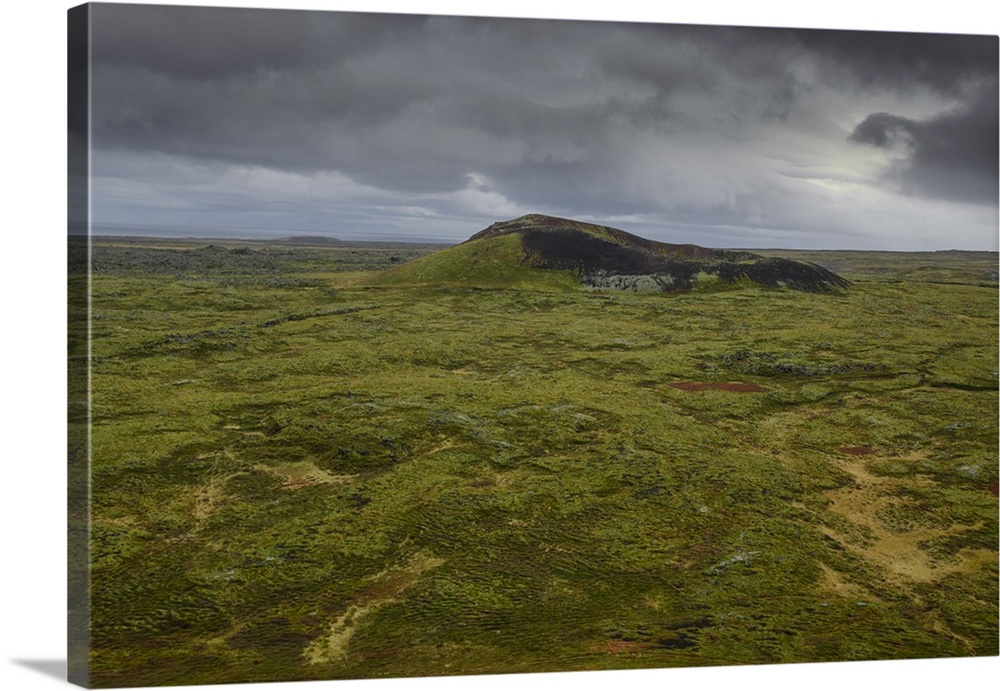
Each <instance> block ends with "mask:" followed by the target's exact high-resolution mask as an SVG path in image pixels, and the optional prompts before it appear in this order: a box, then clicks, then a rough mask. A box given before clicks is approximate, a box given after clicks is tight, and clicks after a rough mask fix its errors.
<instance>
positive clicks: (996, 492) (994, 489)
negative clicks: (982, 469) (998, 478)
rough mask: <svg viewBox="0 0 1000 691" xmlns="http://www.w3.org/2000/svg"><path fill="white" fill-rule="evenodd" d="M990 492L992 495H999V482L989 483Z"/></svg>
mask: <svg viewBox="0 0 1000 691" xmlns="http://www.w3.org/2000/svg"><path fill="white" fill-rule="evenodd" d="M990 493H992V494H993V496H994V497H997V496H1000V483H998V482H994V483H993V484H992V485H990Z"/></svg>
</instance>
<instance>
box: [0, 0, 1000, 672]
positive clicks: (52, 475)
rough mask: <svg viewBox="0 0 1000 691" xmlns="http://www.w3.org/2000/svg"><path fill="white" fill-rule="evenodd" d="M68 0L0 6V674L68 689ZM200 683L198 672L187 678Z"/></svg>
mask: <svg viewBox="0 0 1000 691" xmlns="http://www.w3.org/2000/svg"><path fill="white" fill-rule="evenodd" d="M74 4H77V3H72V2H59V1H56V0H15V2H8V3H5V5H4V10H5V12H4V16H3V22H2V25H0V26H2V29H0V31H2V40H0V50H2V51H3V60H2V62H0V65H2V69H3V82H2V84H3V87H4V92H3V100H2V103H3V107H2V108H0V113H2V118H3V128H2V130H0V131H2V133H3V143H4V146H3V149H2V150H0V151H2V155H3V167H2V168H0V171H2V172H0V175H2V183H3V186H2V196H0V199H2V200H3V205H4V209H5V211H6V213H5V214H3V216H2V221H0V224H2V225H0V227H2V229H3V242H2V243H0V267H2V270H0V276H2V281H3V284H2V287H3V292H2V299H3V311H2V313H0V314H2V320H0V325H2V326H0V343H2V353H0V355H2V360H0V362H2V363H3V378H2V379H0V387H2V388H0V406H2V411H0V412H2V416H0V432H2V439H3V441H2V443H0V462H2V464H3V466H2V467H3V469H4V471H5V473H4V475H3V476H2V481H0V488H2V492H3V494H2V499H0V505H2V510H3V520H2V524H0V525H2V530H3V534H2V542H0V550H2V551H0V573H2V577H0V598H2V601H0V622H2V623H0V626H2V647H0V688H2V689H12V690H14V691H22V690H23V691H32V690H34V689H53V688H64V687H65V686H66V682H65V681H64V675H65V672H64V665H65V658H66V643H65V640H66V624H65V612H66V605H65V599H66V586H65V572H66V571H65V550H66V539H65V532H66V531H65V516H66V511H65V504H66V501H65V496H66V490H65V484H66V472H65V439H66V432H65V410H66V406H65V371H66V370H65V314H66V307H65V285H66V279H65V257H66V252H65V227H66V225H65V218H66V215H65V214H66V206H65V198H66V185H65V179H66V173H65V170H66V165H65V142H66V139H65V129H66V116H65V112H66V110H65V91H66V76H65V75H66V70H65V34H66V10H68V9H69V8H70V7H72V6H73V5H74ZM160 4H188V5H227V6H236V7H275V8H295V9H327V10H354V11H360V10H364V11H382V12H409V13H421V14H473V15H483V16H522V17H561V18H577V19H604V20H630V21H659V22H680V23H696V24H736V25H755V26H797V27H825V28H838V29H882V30H906V31H940V32H949V33H979V34H993V35H996V34H997V33H998V29H997V16H998V11H997V10H996V9H994V8H991V9H987V7H988V6H989V5H991V4H992V3H988V2H983V0H952V1H949V2H938V3H920V6H919V9H918V6H917V4H916V3H911V2H875V1H874V0H869V1H867V2H863V1H855V0H843V1H841V2H837V3H823V6H822V7H819V8H817V7H816V6H814V4H813V3H805V2H798V3H792V2H778V1H774V0H756V1H755V2H728V1H725V2H724V1H722V0H698V1H697V2H690V3H683V5H681V6H678V5H677V4H675V3H663V5H664V7H662V8H658V7H654V6H653V5H652V4H651V3H650V2H648V0H615V1H614V2H599V3H598V2H593V3H591V2H580V1H579V0H577V2H573V3H571V2H566V1H565V0H533V1H530V2H529V1H527V0H471V1H470V0H467V1H466V2H464V3H463V2H457V1H455V0H368V2H363V1H360V0H337V1H334V0H328V1H316V0H313V1H311V2H310V1H309V0H297V1H291V2H282V1H280V0H270V1H267V2H253V1H252V0H250V1H248V2H227V1H225V0H218V1H216V2H199V1H194V0H193V1H189V2H184V3H178V2H169V0H164V1H163V2H161V3H160ZM998 678H1000V658H970V659H959V660H932V661H915V662H866V663H849V664H845V663H836V664H822V665H786V666H768V667H761V666H757V667H741V668H715V669H698V670H693V669H681V670H641V671H634V672H601V673H586V674H580V673H573V674H549V675H521V676H494V677H452V678H433V679H423V680H386V681H343V682H310V683H306V684H290V683H278V684H267V685H244V684H235V685H228V686H223V687H212V688H219V689H228V690H231V691H243V690H247V691H249V690H253V689H259V690H261V691H263V690H264V689H276V690H282V691H283V690H285V689H288V690H294V691H305V690H306V689H344V690H355V689H357V690H359V691H427V690H429V689H443V690H445V691H449V690H453V689H466V688H475V689H483V690H484V691H492V690H493V689H497V690H499V689H506V688H508V687H510V686H512V685H513V686H516V687H518V688H519V689H523V690H524V691H534V690H536V689H543V688H544V689H549V688H557V689H559V688H564V687H565V688H570V687H572V688H574V689H575V690H577V689H578V690H581V691H588V690H590V689H602V690H603V689H606V688H607V687H609V686H628V687H629V689H630V690H633V689H634V690H635V691H644V690H645V689H663V688H668V689H669V688H683V689H716V688H725V687H732V686H736V687H739V688H740V689H768V690H769V691H770V690H772V689H809V691H814V690H826V689H838V690H843V689H852V691H853V690H854V689H888V690H890V691H895V690H896V689H899V690H903V689H905V690H906V691H911V690H919V689H942V688H945V689H947V688H948V687H951V686H956V687H957V686H960V687H962V689H963V691H964V690H965V689H969V690H970V691H972V690H973V689H977V688H979V687H982V686H984V685H985V687H986V688H989V687H992V686H993V684H995V683H996V680H997V679H998ZM187 688H192V689H195V688H209V687H187Z"/></svg>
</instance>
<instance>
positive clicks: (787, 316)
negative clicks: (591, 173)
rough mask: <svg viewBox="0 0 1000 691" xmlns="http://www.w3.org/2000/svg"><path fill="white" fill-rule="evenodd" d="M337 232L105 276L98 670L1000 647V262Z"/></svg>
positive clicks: (859, 655)
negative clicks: (377, 281)
mask: <svg viewBox="0 0 1000 691" xmlns="http://www.w3.org/2000/svg"><path fill="white" fill-rule="evenodd" d="M355 250H356V248H355V249H352V250H351V251H355ZM96 251H97V256H99V253H100V247H98V248H97V250H96ZM303 251H305V250H303ZM328 251H329V252H331V253H335V252H343V251H345V250H344V249H342V248H341V249H330V250H328ZM373 251H374V250H373ZM309 252H312V253H320V252H321V250H317V249H315V248H313V249H310V250H309ZM330 256H333V255H330ZM858 256H861V255H858ZM317 257H320V255H319V254H314V255H310V257H309V258H308V259H309V260H308V261H305V260H304V261H303V262H301V263H300V264H298V265H295V264H283V265H282V266H283V269H282V271H281V272H280V274H277V275H275V274H273V273H269V272H263V274H262V273H261V270H260V266H259V264H254V265H253V266H252V267H250V268H248V269H247V271H246V272H245V273H242V274H241V273H240V272H239V271H238V270H234V271H227V273H226V275H224V276H220V275H217V274H213V273H212V271H211V270H209V269H206V268H200V269H199V271H200V273H199V272H195V273H191V272H182V271H181V272H177V273H176V274H175V275H174V274H171V275H166V276H165V275H163V274H162V273H160V274H155V273H150V272H148V271H136V270H131V271H126V270H124V268H123V267H121V266H114V267H112V268H111V269H109V270H108V271H106V272H102V273H97V274H96V275H95V276H94V278H93V310H94V312H93V356H94V365H93V386H94V396H93V413H94V415H93V472H92V490H93V492H92V497H93V527H92V538H91V539H92V542H91V550H92V552H91V556H92V574H93V590H92V597H93V610H92V646H93V653H92V661H91V662H92V669H93V683H94V684H95V685H98V686H105V687H110V686H133V685H146V684H190V683H222V682H238V681H270V680H284V679H320V678H356V677H384V676H416V675H420V676H426V675H438V674H476V673H491V672H519V671H525V672H527V671H543V670H580V669H608V668H627V667H653V666H679V665H685V666H694V665H716V664H750V663H765V662H771V663H773V662H802V661H824V660H856V659H873V658H881V659H885V658H917V657H948V656H968V655H996V654H997V652H998V651H997V583H998V577H997V497H996V486H997V485H996V483H997V386H998V385H997V328H998V324H997V292H996V287H995V285H996V284H995V280H994V281H993V283H992V284H989V283H987V284H985V285H984V284H982V282H981V281H979V280H978V279H977V280H976V281H970V280H967V277H966V275H965V274H964V273H962V271H957V272H956V271H951V270H949V269H948V266H947V265H945V266H944V268H941V267H938V268H937V269H935V270H933V271H930V270H922V274H921V273H920V272H918V274H917V275H915V274H914V272H913V271H909V272H908V271H907V270H906V269H905V267H900V266H897V267H896V270H895V271H887V272H881V273H879V274H877V275H876V274H874V273H873V272H870V271H868V270H867V269H866V270H865V271H864V272H858V273H854V274H852V273H851V272H850V266H847V267H846V270H845V268H844V267H838V268H840V270H841V271H842V272H843V273H844V275H845V276H846V277H847V278H850V279H852V280H854V285H853V287H852V288H851V289H849V290H846V291H841V292H839V293H836V294H828V295H815V294H807V293H797V292H793V291H782V290H772V289H766V288H759V287H752V286H743V287H742V288H741V289H739V290H726V291H718V292H694V293H684V294H672V295H633V294H625V293H604V292H586V291H582V290H576V289H571V286H569V285H566V286H563V285H561V283H560V281H561V280H562V279H560V278H556V279H555V280H554V282H552V283H546V287H547V288H549V289H548V290H538V289H534V288H537V287H538V286H531V285H528V284H524V283H522V284H521V287H522V288H533V289H499V288H498V289H495V290H481V289H480V290H467V289H463V288H462V287H461V286H460V285H456V284H454V283H452V284H451V285H449V286H448V287H446V288H434V287H431V286H430V285H429V283H430V282H429V281H428V285H424V286H414V285H406V286H404V285H400V286H390V285H389V282H388V281H385V282H384V285H382V286H380V287H371V286H372V283H371V282H370V281H358V280H357V277H358V275H357V274H352V273H344V272H337V271H333V270H331V268H330V267H335V268H338V265H337V264H336V262H334V261H332V260H331V261H329V262H326V263H324V261H320V260H319V259H317ZM175 259H176V257H175ZM320 259H321V258H320ZM986 259H987V260H988V261H992V262H993V268H994V269H995V262H996V255H987V256H986ZM372 261H373V262H375V263H376V264H378V263H379V262H382V264H383V265H388V260H387V255H386V254H385V253H384V252H383V253H382V254H379V255H378V256H377V257H376V258H375V259H372ZM418 261H419V260H418ZM920 261H921V262H923V264H921V266H924V265H926V266H929V267H932V268H933V267H934V266H935V265H934V255H922V256H921V257H920ZM988 261H987V264H988ZM362 265H364V262H361V263H358V262H354V263H352V264H351V265H350V267H347V268H357V267H358V266H362ZM199 266H201V265H200V264H199ZM227 266H228V265H227ZM236 266H239V264H238V262H237V264H236ZM339 268H344V267H339ZM911 268H912V267H911ZM988 268H989V267H988V266H987V269H988ZM980 273H982V272H979V273H975V275H976V276H979V275H980ZM924 274H926V275H924ZM928 275H929V276H932V277H933V278H934V280H935V281H938V279H940V278H941V276H944V277H945V278H946V279H947V280H946V281H944V282H941V281H939V282H930V281H929V280H924V279H925V278H926V277H927V276H928ZM922 276H923V277H922ZM277 278H280V279H281V280H276V279H277ZM501 278H503V277H498V285H499V284H500V281H501ZM524 280H525V281H528V283H530V282H531V281H533V280H535V279H534V278H531V277H530V276H529V277H527V278H525V279H524ZM550 280H552V277H549V278H546V281H550ZM557 283H559V284H560V285H558V286H556V285H555V284H557ZM556 287H558V289H556ZM691 381H711V382H745V383H753V384H757V385H759V386H761V387H764V388H766V389H767V391H763V392H733V391H725V390H716V389H704V390H700V391H684V390H679V389H676V388H673V387H671V386H670V383H672V382H691ZM862 449H863V452H862V451H861V450H862Z"/></svg>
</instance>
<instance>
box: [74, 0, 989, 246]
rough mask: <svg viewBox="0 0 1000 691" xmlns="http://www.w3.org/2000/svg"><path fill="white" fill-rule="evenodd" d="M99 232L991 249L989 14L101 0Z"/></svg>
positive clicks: (97, 53)
mask: <svg viewBox="0 0 1000 691" xmlns="http://www.w3.org/2000/svg"><path fill="white" fill-rule="evenodd" d="M92 26H93V52H92V56H93V58H92V59H93V62H92V92H91V93H92V132H93V154H94V156H93V188H92V189H93V195H92V199H93V221H94V224H95V227H96V229H97V230H98V231H100V232H106V231H107V230H108V229H113V230H114V231H116V232H121V233H130V234H149V233H150V232H152V231H154V230H155V231H157V232H166V229H172V232H176V233H180V234H184V235H194V234H200V235H206V236H220V235H230V236H233V235H236V236H243V237H255V236H267V235H270V236H280V235H292V234H325V235H331V236H335V237H341V238H346V239H360V238H363V237H372V238H384V237H386V236H390V235H391V236H398V237H402V236H405V237H412V238H418V237H419V238H436V239H444V240H449V241H459V240H463V239H465V238H466V237H468V236H469V235H471V234H472V233H474V232H476V231H477V230H479V229H481V228H483V227H485V226H487V225H489V224H490V223H492V222H493V221H496V220H501V219H507V218H511V217H515V216H518V215H521V214H524V213H530V212H540V213H547V214H552V215H557V216H568V217H572V218H578V219H583V220H590V221H595V222H598V223H604V224H607V225H612V226H616V227H619V228H622V229H625V230H628V231H630V232H633V233H637V234H639V235H643V236H646V237H650V238H654V239H659V240H664V241H668V242H671V241H672V242H693V243H696V244H700V245H705V246H711V247H786V248H793V247H802V248H858V249H868V248H872V249H944V248H961V249H990V250H995V249H997V244H998V236H997V224H998V204H997V201H998V200H997V189H998V175H997V146H998V115H997V113H998V105H997V103H998V79H997V76H998V75H997V60H998V53H997V47H998V42H997V38H996V37H995V36H987V37H976V36H969V35H964V36H963V35H930V34H905V33H875V32H858V31H830V30H789V29H761V28H725V27H708V26H691V25H688V26H684V25H659V24H636V23H622V22H614V23H607V22H588V21H555V20H542V19H505V18H493V19H482V18H459V17H434V16H419V15H410V16H407V15H389V14H356V13H339V12H320V11H291V10H264V9H234V8H207V7H184V6H163V7H157V6H128V5H101V4H98V5H95V6H94V7H93V25H92Z"/></svg>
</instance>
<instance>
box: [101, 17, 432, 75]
mask: <svg viewBox="0 0 1000 691" xmlns="http://www.w3.org/2000/svg"><path fill="white" fill-rule="evenodd" d="M92 7H93V10H92V11H93V13H94V19H95V21H94V24H93V27H94V28H93V31H94V34H93V36H94V41H93V57H94V60H95V61H96V62H97V63H120V64H141V65H143V66H145V67H146V68H147V69H149V70H151V71H153V72H159V73H164V74H170V75H174V76H177V77H181V78H185V79H203V80H213V79H223V78H226V77H231V76H234V75H245V74H248V73H252V72H255V71H258V70H268V71H274V70H277V71H284V70H291V69H299V68H305V69H309V68H316V67H318V66H323V65H328V64H330V63H331V62H333V61H334V60H337V59H339V58H343V57H345V56H348V55H352V54H356V53H363V52H366V51H375V50H378V49H379V48H380V47H381V46H383V45H385V44H386V43H391V42H394V41H398V40H401V39H402V38H403V37H405V36H406V35H412V34H414V33H415V32H417V31H419V28H420V26H421V25H422V24H423V23H424V21H425V18H424V17H420V16H404V15H400V16H397V17H395V18H394V21H391V22H386V21H383V20H382V19H381V18H380V16H379V15H375V14H358V13H340V14H338V13H331V12H309V11H294V10H282V11H279V10H259V9H255V10H238V9H235V10H234V9H233V8H224V7H184V6H169V5H160V6H157V5H116V4H103V3H95V4H94V5H93V6H92Z"/></svg>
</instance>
